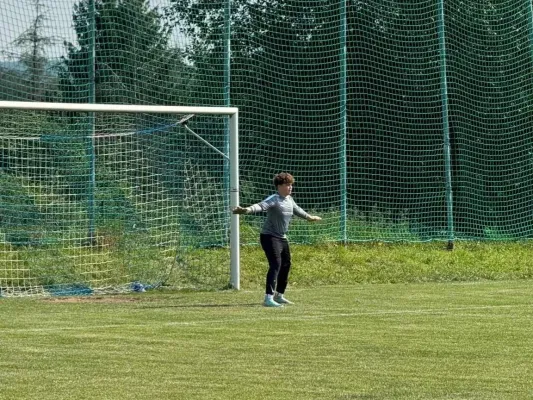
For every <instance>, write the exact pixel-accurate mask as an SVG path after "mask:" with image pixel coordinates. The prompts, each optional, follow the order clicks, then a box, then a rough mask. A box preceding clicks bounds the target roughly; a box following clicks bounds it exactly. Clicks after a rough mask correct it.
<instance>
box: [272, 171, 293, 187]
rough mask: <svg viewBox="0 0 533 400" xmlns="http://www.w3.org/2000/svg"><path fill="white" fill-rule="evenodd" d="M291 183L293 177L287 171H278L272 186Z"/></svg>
mask: <svg viewBox="0 0 533 400" xmlns="http://www.w3.org/2000/svg"><path fill="white" fill-rule="evenodd" d="M293 183H294V177H293V176H292V175H291V174H289V173H288V172H280V173H279V174H277V175H276V176H275V177H274V186H276V187H278V186H279V185H285V184H289V185H292V184H293Z"/></svg>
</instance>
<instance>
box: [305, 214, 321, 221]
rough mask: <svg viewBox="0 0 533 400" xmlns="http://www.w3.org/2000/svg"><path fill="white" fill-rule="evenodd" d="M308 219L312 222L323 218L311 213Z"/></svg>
mask: <svg viewBox="0 0 533 400" xmlns="http://www.w3.org/2000/svg"><path fill="white" fill-rule="evenodd" d="M307 220H308V221H311V222H314V221H322V218H320V217H319V216H318V215H310V216H309V218H307Z"/></svg>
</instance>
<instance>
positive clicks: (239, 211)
mask: <svg viewBox="0 0 533 400" xmlns="http://www.w3.org/2000/svg"><path fill="white" fill-rule="evenodd" d="M232 212H233V214H248V210H247V209H246V208H244V207H240V206H237V207H235V208H234V209H233V211H232Z"/></svg>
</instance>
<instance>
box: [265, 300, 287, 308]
mask: <svg viewBox="0 0 533 400" xmlns="http://www.w3.org/2000/svg"><path fill="white" fill-rule="evenodd" d="M263 305H264V306H265V307H283V305H282V304H279V303H278V302H276V301H274V300H273V299H271V298H270V299H269V298H266V299H265V301H264V303H263Z"/></svg>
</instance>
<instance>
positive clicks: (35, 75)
mask: <svg viewBox="0 0 533 400" xmlns="http://www.w3.org/2000/svg"><path fill="white" fill-rule="evenodd" d="M30 1H31V3H32V5H33V7H34V8H35V11H36V16H35V18H34V19H33V21H32V23H31V26H30V27H29V28H28V29H27V30H26V31H24V32H23V33H22V34H21V35H20V36H19V37H18V38H17V39H16V40H15V41H14V44H15V45H18V46H20V47H21V49H22V54H21V56H20V62H21V63H22V64H23V65H24V66H26V68H27V69H26V71H25V73H26V74H27V75H28V81H29V87H30V88H29V90H28V94H27V96H28V97H29V98H30V100H33V101H43V100H45V92H46V91H47V90H48V89H49V86H50V80H51V78H50V76H49V75H47V71H46V68H47V63H48V59H47V57H46V55H45V49H46V47H47V46H50V45H52V44H54V43H55V42H56V39H55V38H54V37H52V36H48V35H46V34H45V33H44V30H45V28H46V21H47V16H46V6H45V5H44V4H43V1H42V0H30Z"/></svg>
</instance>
